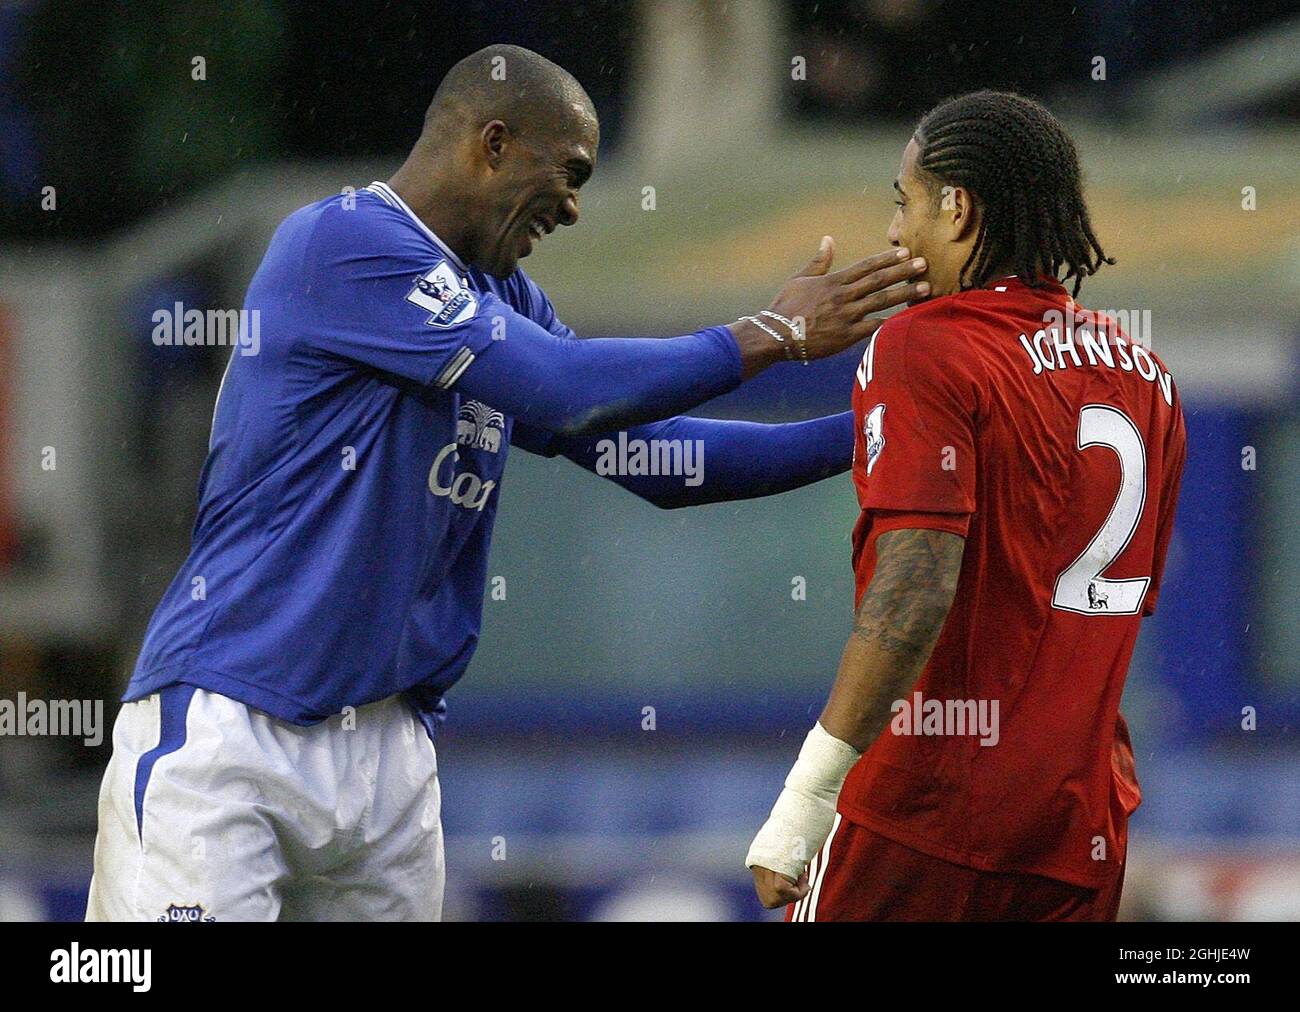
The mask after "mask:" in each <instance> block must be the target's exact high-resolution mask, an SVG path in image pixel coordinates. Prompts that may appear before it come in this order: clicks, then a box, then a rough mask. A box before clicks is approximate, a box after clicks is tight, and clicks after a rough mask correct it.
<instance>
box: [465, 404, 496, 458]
mask: <svg viewBox="0 0 1300 1012" xmlns="http://www.w3.org/2000/svg"><path fill="white" fill-rule="evenodd" d="M505 425H506V418H505V415H503V414H501V412H500V411H495V410H493V409H492V408H489V407H488V406H487V405H486V404H484V403H483V402H482V401H466V402H465V403H464V404H462V405H461V406H460V411H458V412H457V413H456V442H457V443H459V444H460V445H461V446H471V447H473V448H474V449H476V450H487V451H488V452H489V453H496V452H497V451H499V450H500V449H501V436H502V435H503V434H504V432H505Z"/></svg>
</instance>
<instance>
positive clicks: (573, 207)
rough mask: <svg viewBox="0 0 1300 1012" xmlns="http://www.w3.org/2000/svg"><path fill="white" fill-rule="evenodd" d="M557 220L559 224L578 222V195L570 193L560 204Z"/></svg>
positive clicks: (574, 223)
mask: <svg viewBox="0 0 1300 1012" xmlns="http://www.w3.org/2000/svg"><path fill="white" fill-rule="evenodd" d="M559 222H560V224H561V225H576V224H577V223H578V195H577V194H576V193H570V194H569V195H568V196H567V197H565V198H564V202H563V203H562V204H560V216H559Z"/></svg>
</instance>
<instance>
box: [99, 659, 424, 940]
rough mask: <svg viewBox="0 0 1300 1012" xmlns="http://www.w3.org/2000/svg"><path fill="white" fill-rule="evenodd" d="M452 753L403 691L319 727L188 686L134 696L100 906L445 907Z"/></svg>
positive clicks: (201, 917)
mask: <svg viewBox="0 0 1300 1012" xmlns="http://www.w3.org/2000/svg"><path fill="white" fill-rule="evenodd" d="M440 805H441V802H440V793H439V788H438V760H437V756H436V754H435V752H434V748H433V742H432V741H430V740H429V735H428V733H427V732H426V731H425V729H424V725H423V724H421V723H420V720H419V718H418V717H417V716H416V714H415V711H414V710H413V709H412V708H411V706H410V705H409V704H408V703H406V702H405V701H403V700H402V699H401V698H400V697H397V696H393V697H391V698H389V699H385V700H382V701H380V702H378V703H371V704H369V705H367V706H362V707H358V708H357V709H356V710H355V711H353V712H351V713H344V714H341V715H339V716H335V717H332V718H330V719H329V720H327V721H325V722H323V723H320V724H315V725H312V726H310V727H300V726H298V725H297V724H291V723H288V722H287V721H283V720H279V719H277V718H275V717H271V716H269V715H268V714H265V713H263V712H261V711H260V710H254V709H252V708H251V707H248V706H245V705H244V704H243V703H239V702H236V701H235V700H233V699H230V698H228V697H226V696H220V695H217V694H216V693H212V692H207V691H205V690H203V689H198V688H194V687H192V686H188V685H173V686H169V687H167V688H165V689H163V690H162V691H160V692H157V693H154V694H153V695H151V696H148V697H147V698H145V699H141V700H138V701H136V702H134V703H126V704H124V705H123V707H122V710H121V712H120V713H119V714H118V717H117V722H116V723H115V724H114V726H113V755H112V758H111V759H110V761H109V764H108V769H107V771H106V772H105V774H104V783H103V786H102V788H101V789H100V794H99V835H98V837H97V838H96V841H95V873H94V878H93V879H92V881H91V884H90V902H89V904H88V905H87V909H86V920H88V921H185V922H202V921H212V920H215V921H274V920H313V921H350V920H366V921H371V920H373V921H380V920H394V921H396V920H409V921H436V920H438V919H439V918H440V916H441V913H442V895H443V883H444V881H445V877H446V866H445V864H444V861H443V841H442V825H441V822H440Z"/></svg>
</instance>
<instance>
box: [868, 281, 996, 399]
mask: <svg viewBox="0 0 1300 1012" xmlns="http://www.w3.org/2000/svg"><path fill="white" fill-rule="evenodd" d="M969 294H970V293H968V292H959V293H957V294H956V295H945V296H940V297H939V298H936V299H929V300H927V301H925V302H921V303H918V304H917V305H915V306H909V307H908V308H907V309H905V310H903V311H902V312H901V313H895V314H894V315H893V316H891V317H890V318H889V319H888V320H886V321H885V322H884V323H883V324H882V325H881V326H880V329H878V330H877V331H876V333H875V334H874V335H873V336H872V338H871V340H870V342H869V344H868V350H867V354H868V356H869V358H870V360H871V365H872V366H873V367H874V368H873V371H878V370H881V369H884V370H885V371H886V372H896V373H900V374H904V375H906V376H907V377H909V378H910V379H912V380H915V379H918V378H920V377H923V376H925V375H927V374H933V375H935V376H936V377H943V378H951V377H953V376H956V375H961V374H969V375H971V376H974V375H975V374H977V373H978V372H979V365H978V355H977V353H976V350H975V347H974V345H973V342H972V341H970V340H969V336H968V334H967V329H968V326H967V325H968V308H969V307H968V300H967V298H966V296H968V295H969Z"/></svg>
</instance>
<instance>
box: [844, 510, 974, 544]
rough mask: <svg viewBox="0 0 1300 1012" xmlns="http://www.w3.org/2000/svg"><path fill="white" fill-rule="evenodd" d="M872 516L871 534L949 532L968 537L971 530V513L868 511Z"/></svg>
mask: <svg viewBox="0 0 1300 1012" xmlns="http://www.w3.org/2000/svg"><path fill="white" fill-rule="evenodd" d="M868 512H869V513H870V514H871V533H872V534H873V535H874V534H879V533H883V532H884V531H901V530H923V531H947V532H948V533H949V534H956V535H957V536H958V537H963V538H964V537H966V534H967V532H968V531H969V530H970V518H971V514H969V513H921V512H916V511H912V510H868Z"/></svg>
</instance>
